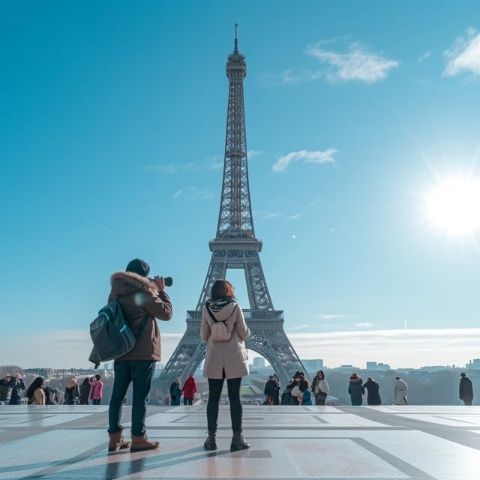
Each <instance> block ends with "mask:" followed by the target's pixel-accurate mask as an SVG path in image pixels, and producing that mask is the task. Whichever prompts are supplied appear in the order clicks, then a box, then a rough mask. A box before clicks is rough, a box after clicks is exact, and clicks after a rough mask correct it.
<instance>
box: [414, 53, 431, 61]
mask: <svg viewBox="0 0 480 480" xmlns="http://www.w3.org/2000/svg"><path fill="white" fill-rule="evenodd" d="M431 56H432V52H431V51H430V50H426V51H425V52H424V53H423V54H422V55H420V56H419V57H418V58H417V62H418V63H422V62H424V61H425V60H427V58H430V57H431Z"/></svg>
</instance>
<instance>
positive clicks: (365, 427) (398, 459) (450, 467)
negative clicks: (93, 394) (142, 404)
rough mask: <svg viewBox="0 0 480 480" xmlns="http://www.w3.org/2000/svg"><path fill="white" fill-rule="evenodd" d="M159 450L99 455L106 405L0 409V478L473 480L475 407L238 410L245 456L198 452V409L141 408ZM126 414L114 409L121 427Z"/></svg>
mask: <svg viewBox="0 0 480 480" xmlns="http://www.w3.org/2000/svg"><path fill="white" fill-rule="evenodd" d="M148 414H149V417H148V419H147V424H148V429H149V435H150V437H152V438H155V439H157V440H159V441H160V444H161V448H160V449H159V450H157V451H152V452H141V453H133V454H131V453H130V452H129V451H123V452H121V453H115V454H110V455H108V454H107V451H106V424H107V407H106V406H98V407H95V406H73V407H68V406H54V407H25V406H19V407H9V406H0V479H20V478H28V479H33V478H41V479H57V480H71V479H75V480H82V479H86V480H88V479H117V478H118V479H140V478H145V479H147V478H148V479H150V478H155V479H158V478H162V479H164V478H228V479H230V478H238V479H240V478H255V479H278V478H282V479H297V478H321V479H324V480H327V479H328V480H333V479H335V480H336V479H366V478H368V479H376V480H387V479H390V480H400V479H418V480H432V479H439V480H446V479H448V480H457V479H458V480H478V479H480V407H453V406H445V407H442V406H435V407H427V406H418V407H415V406H406V407H395V406H385V407H375V408H373V407H372V408H370V407H267V406H245V407H244V432H245V436H246V437H247V438H248V440H250V442H251V443H252V448H251V449H250V450H248V451H243V452H236V453H230V451H229V445H230V436H231V432H230V427H229V422H230V418H229V413H228V407H224V406H222V407H221V412H220V422H219V424H220V426H219V432H218V444H219V449H218V450H217V451H216V452H205V451H204V450H203V447H202V444H203V439H204V436H205V423H206V419H205V407H204V406H193V407H183V406H182V407H153V406H152V407H149V410H148ZM128 417H129V408H125V409H124V418H125V420H126V422H125V425H128Z"/></svg>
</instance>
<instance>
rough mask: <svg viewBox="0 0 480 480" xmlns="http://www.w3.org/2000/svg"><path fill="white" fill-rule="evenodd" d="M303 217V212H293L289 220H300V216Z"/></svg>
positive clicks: (288, 217)
mask: <svg viewBox="0 0 480 480" xmlns="http://www.w3.org/2000/svg"><path fill="white" fill-rule="evenodd" d="M302 217H303V213H301V212H297V213H292V215H288V216H287V219H288V220H300V218H302Z"/></svg>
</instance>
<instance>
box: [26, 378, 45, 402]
mask: <svg viewBox="0 0 480 480" xmlns="http://www.w3.org/2000/svg"><path fill="white" fill-rule="evenodd" d="M44 386H45V380H44V379H43V378H42V377H37V378H36V379H35V380H34V381H33V382H32V384H31V385H30V386H29V387H28V390H27V397H28V404H29V405H45V390H44V389H43V387H44Z"/></svg>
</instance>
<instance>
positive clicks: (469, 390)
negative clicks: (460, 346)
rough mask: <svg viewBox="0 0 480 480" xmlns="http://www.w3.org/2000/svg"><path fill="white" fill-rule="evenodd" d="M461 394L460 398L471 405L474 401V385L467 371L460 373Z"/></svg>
mask: <svg viewBox="0 0 480 480" xmlns="http://www.w3.org/2000/svg"><path fill="white" fill-rule="evenodd" d="M460 377H461V378H460V387H459V394H460V400H463V403H464V404H465V405H471V404H472V402H473V385H472V381H471V380H470V379H469V378H468V377H467V374H466V373H463V372H462V373H461V374H460Z"/></svg>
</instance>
